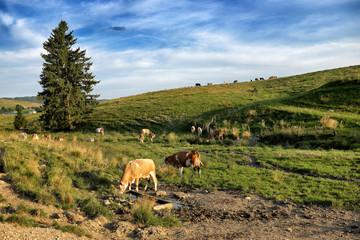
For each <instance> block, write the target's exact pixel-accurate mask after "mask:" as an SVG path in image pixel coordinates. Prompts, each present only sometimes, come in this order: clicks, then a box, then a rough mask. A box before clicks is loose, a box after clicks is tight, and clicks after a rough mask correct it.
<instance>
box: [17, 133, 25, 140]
mask: <svg viewBox="0 0 360 240" xmlns="http://www.w3.org/2000/svg"><path fill="white" fill-rule="evenodd" d="M19 137H20V138H23V139H27V134H26V133H20V134H19Z"/></svg>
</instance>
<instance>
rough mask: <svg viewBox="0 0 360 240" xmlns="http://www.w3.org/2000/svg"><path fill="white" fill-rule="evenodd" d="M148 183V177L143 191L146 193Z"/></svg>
mask: <svg viewBox="0 0 360 240" xmlns="http://www.w3.org/2000/svg"><path fill="white" fill-rule="evenodd" d="M149 182H150V177H149V178H146V185H145V188H144V191H146V189H147V187H148V184H149Z"/></svg>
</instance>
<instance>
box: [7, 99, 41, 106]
mask: <svg viewBox="0 0 360 240" xmlns="http://www.w3.org/2000/svg"><path fill="white" fill-rule="evenodd" d="M16 105H21V106H24V107H25V108H28V107H40V106H41V104H40V103H34V102H26V101H17V100H7V99H0V107H7V108H8V107H16Z"/></svg>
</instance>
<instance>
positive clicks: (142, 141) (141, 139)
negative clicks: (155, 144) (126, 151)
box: [139, 134, 144, 143]
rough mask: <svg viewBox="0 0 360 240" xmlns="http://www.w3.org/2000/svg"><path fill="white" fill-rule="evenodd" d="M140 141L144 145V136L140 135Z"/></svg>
mask: <svg viewBox="0 0 360 240" xmlns="http://www.w3.org/2000/svg"><path fill="white" fill-rule="evenodd" d="M139 140H140V143H144V134H140V136H139Z"/></svg>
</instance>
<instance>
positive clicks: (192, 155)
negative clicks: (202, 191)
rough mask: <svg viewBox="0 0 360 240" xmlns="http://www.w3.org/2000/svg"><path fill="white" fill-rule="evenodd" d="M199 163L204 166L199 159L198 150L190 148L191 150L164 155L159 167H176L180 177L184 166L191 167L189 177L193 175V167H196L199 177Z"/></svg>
mask: <svg viewBox="0 0 360 240" xmlns="http://www.w3.org/2000/svg"><path fill="white" fill-rule="evenodd" d="M200 165H202V166H204V164H203V163H202V162H201V161H200V153H199V151H197V150H192V151H181V152H178V153H175V154H173V155H171V156H169V157H164V160H163V163H162V165H161V167H166V166H173V167H175V168H177V169H178V170H179V172H180V177H182V172H183V169H184V167H191V169H192V174H191V178H192V177H193V176H194V173H195V169H197V171H198V175H199V177H200V174H201V168H200Z"/></svg>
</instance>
